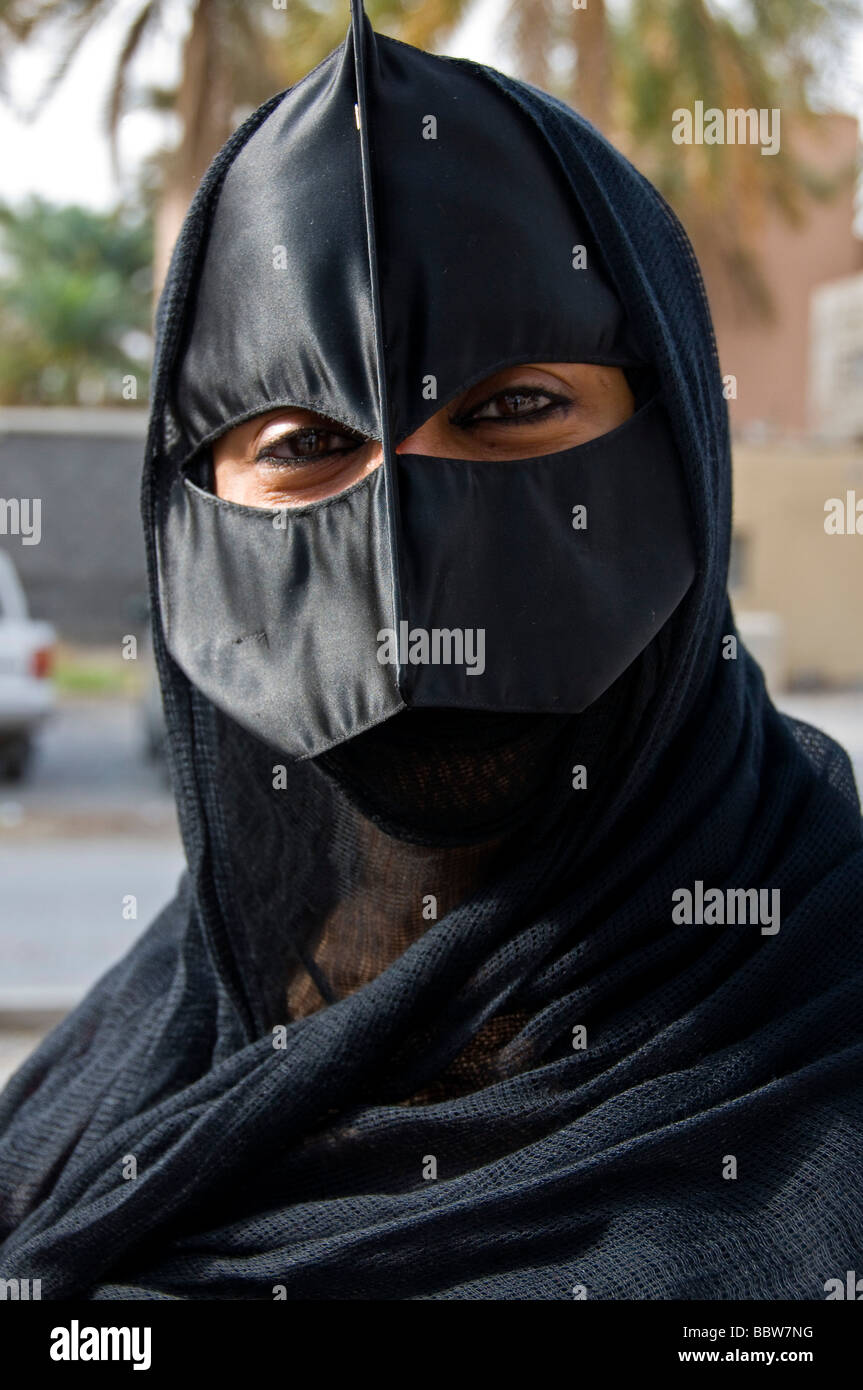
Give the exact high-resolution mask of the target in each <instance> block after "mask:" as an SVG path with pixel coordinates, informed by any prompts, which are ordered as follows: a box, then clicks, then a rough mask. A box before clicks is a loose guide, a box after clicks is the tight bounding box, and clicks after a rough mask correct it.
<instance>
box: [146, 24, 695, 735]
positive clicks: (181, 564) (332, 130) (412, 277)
mask: <svg viewBox="0 0 863 1390" xmlns="http://www.w3.org/2000/svg"><path fill="white" fill-rule="evenodd" d="M361 32H362V35H363V42H362V43H361V44H360V45H359V46H358V45H357V44H355V43H354V42H353V37H352V36H350V37H349V39H348V41H347V42H346V44H345V45H344V46H343V47H342V48H341V49H339V50H337V51H336V53H334V54H333V55H331V56H330V58H328V59H327V60H326V61H325V62H324V63H322V64H321V65H320V66H319V67H318V68H316V69H315V71H314V72H313V73H311V74H310V75H309V77H307V78H306V79H305V80H304V81H303V82H301V83H300V84H299V85H298V86H297V87H295V88H294V89H293V90H292V91H291V92H289V93H288V94H287V95H286V97H285V98H284V99H283V100H282V102H281V103H280V104H279V105H278V106H277V107H276V108H275V109H274V110H273V111H272V113H271V114H270V115H269V117H268V118H267V119H266V120H265V121H264V123H263V124H262V125H261V126H260V127H259V128H258V130H257V131H256V132H255V134H254V135H253V136H252V137H251V139H250V140H249V141H248V143H247V144H246V145H245V146H244V148H243V149H242V150H241V152H240V153H239V154H238V155H237V157H236V158H235V160H234V162H233V164H232V165H231V167H230V169H229V171H228V173H227V176H226V178H225V181H224V185H223V187H222V190H221V194H220V197H219V201H218V205H217V208H216V212H215V215H214V218H213V223H212V227H211V229H210V233H209V237H208V239H207V241H206V251H205V255H204V259H203V264H202V266H201V267H200V271H199V277H198V285H197V300H196V305H195V311H194V314H193V316H192V319H191V323H190V328H189V332H188V335H187V340H186V343H185V347H184V353H183V358H182V364H181V368H180V371H179V374H178V380H177V384H176V392H175V397H174V400H173V402H172V412H173V416H174V422H175V425H176V427H177V428H178V430H179V431H180V434H181V437H182V441H183V445H184V448H185V460H186V464H187V465H189V466H186V467H182V468H180V469H179V470H178V472H177V474H176V476H175V477H173V478H172V479H168V480H166V486H165V489H164V493H163V497H162V509H163V510H162V524H161V526H160V527H159V574H160V585H161V596H162V608H163V621H164V628H165V635H166V640H167V644H168V648H169V650H170V651H171V653H172V655H173V657H174V659H175V660H176V661H177V663H178V664H179V665H180V667H181V668H182V669H183V670H184V671H185V672H186V674H187V675H188V676H189V677H190V679H191V680H192V681H193V682H195V684H197V685H198V686H199V688H200V689H202V690H203V691H204V693H205V694H206V695H207V696H209V698H210V699H212V701H213V702H214V703H215V704H217V705H219V706H221V707H222V708H224V709H226V710H227V711H228V712H229V713H230V714H232V715H233V717H234V718H236V719H237V720H239V721H240V722H241V723H243V724H244V725H245V726H246V727H247V728H249V729H250V730H252V731H253V732H254V733H256V734H258V735H259V736H260V737H262V738H264V739H265V740H266V741H267V742H268V743H270V744H272V745H274V746H275V747H277V748H279V749H281V750H283V752H284V753H286V754H287V755H288V756H289V757H294V758H303V757H314V756H317V755H319V754H321V753H324V752H325V751H326V750H328V749H333V748H336V747H338V746H339V745H342V744H344V743H345V742H346V741H348V740H351V739H353V738H355V737H356V736H357V735H358V734H360V733H362V732H363V731H365V730H367V729H370V728H372V727H373V726H375V725H378V724H380V723H382V722H383V721H385V720H388V719H390V718H391V717H392V716H393V715H395V714H397V713H398V712H399V711H401V710H403V709H405V708H416V709H422V708H449V709H461V710H470V711H480V710H485V711H502V712H508V713H515V712H532V713H537V714H539V713H558V714H564V713H574V712H578V711H581V710H583V709H585V708H586V707H587V706H589V705H590V704H591V703H592V702H594V701H595V700H596V699H597V698H598V697H599V696H600V695H602V694H603V692H604V691H606V690H607V689H608V687H609V686H610V685H611V684H612V683H613V682H614V681H615V680H616V679H617V677H618V676H620V674H621V673H622V672H623V671H624V670H625V669H626V668H627V667H628V666H629V665H630V663H632V662H633V661H634V659H635V658H636V657H637V656H638V655H639V653H640V652H642V651H643V650H644V648H645V647H646V646H647V644H648V643H649V642H650V641H651V639H652V638H653V637H654V635H655V634H656V633H657V632H658V631H659V629H660V628H661V627H662V625H663V624H664V623H665V622H666V621H667V619H668V618H669V616H670V614H671V613H672V612H673V611H674V609H675V608H676V606H677V605H678V604H679V602H680V600H681V598H682V597H683V595H684V593H685V592H686V591H687V589H688V588H689V586H690V584H691V582H692V579H693V576H694V551H693V545H692V541H691V538H690V529H691V528H690V524H689V520H688V515H687V506H686V501H685V492H684V481H683V474H682V465H681V461H680V459H679V457H678V454H677V451H676V449H675V446H674V442H673V439H672V436H671V432H670V428H669V425H668V421H667V418H666V415H665V411H664V408H663V405H662V403H661V400H659V399H658V398H653V399H651V400H649V401H648V402H646V403H644V404H642V405H641V407H640V408H639V409H638V410H637V411H636V413H635V414H634V415H633V416H631V417H630V418H629V419H628V420H626V421H625V422H624V423H623V424H621V425H620V426H619V427H618V428H617V429H614V430H612V431H611V432H609V433H607V434H605V435H602V436H601V437H599V438H597V439H593V440H590V441H588V442H586V443H582V444H580V445H577V446H575V447H573V448H570V449H565V450H562V451H560V452H557V453H554V454H549V455H545V456H543V457H537V458H528V459H523V460H518V461H506V462H501V461H477V460H465V459H442V458H434V457H426V456H423V455H415V454H413V455H412V454H398V455H396V454H395V452H394V444H395V443H397V442H398V441H400V440H402V439H404V438H406V437H408V436H409V435H410V434H411V433H412V432H413V431H414V430H415V429H417V428H418V426H419V425H420V424H421V423H422V422H423V421H424V420H425V419H427V418H429V416H430V415H432V414H434V413H435V412H436V411H437V410H438V409H439V408H440V406H441V405H442V404H445V403H446V402H447V401H448V400H450V399H452V398H453V397H454V396H455V395H457V394H458V393H459V392H461V391H464V390H465V389H466V388H468V387H469V386H471V385H473V384H474V383H476V382H478V381H481V380H483V379H484V378H485V377H487V376H489V375H491V374H492V372H494V371H497V370H500V369H501V368H502V367H503V366H508V365H515V364H517V363H520V362H521V363H526V362H585V363H599V364H605V365H610V366H619V367H622V368H624V369H636V370H637V369H638V368H639V367H643V366H644V361H645V359H644V357H643V355H642V354H641V353H640V352H639V350H638V347H637V345H636V344H635V343H634V341H633V340H632V337H631V334H630V331H629V329H628V326H627V323H626V319H625V316H624V313H623V310H622V307H621V305H620V303H619V301H618V300H617V298H616V296H615V294H614V293H613V291H612V289H611V287H610V285H609V283H608V281H607V279H606V277H605V275H604V274H603V272H602V271H601V270H600V267H599V255H598V251H597V249H596V247H594V246H593V245H592V244H591V243H590V239H589V237H588V235H587V232H586V229H585V227H584V225H583V223H582V222H581V219H580V214H579V212H578V209H577V206H576V203H575V199H574V195H573V192H572V190H571V189H570V187H569V185H568V182H567V178H566V175H565V172H564V171H563V170H562V169H561V168H560V166H559V165H558V164H557V163H556V162H555V158H554V156H553V155H552V153H551V151H550V150H549V149H548V148H547V147H546V145H545V144H544V141H543V140H542V138H541V137H540V136H539V134H538V133H537V132H536V131H535V130H534V129H533V128H532V126H531V125H530V123H529V121H528V120H527V118H526V117H525V116H524V115H523V113H521V112H520V111H519V110H518V109H517V108H516V107H515V106H514V105H513V104H511V103H510V102H509V100H508V99H507V98H506V97H505V96H504V95H503V94H502V93H501V92H499V91H498V90H497V89H495V88H493V87H492V86H491V85H490V84H489V83H488V82H487V80H486V79H484V78H483V77H482V76H481V75H480V74H478V73H476V72H474V71H472V70H471V69H470V68H469V67H466V66H462V65H460V64H455V63H452V62H448V61H447V60H444V59H440V58H437V57H433V56H432V55H429V54H424V53H421V52H419V51H417V50H414V49H410V48H407V47H405V46H403V45H401V44H398V43H395V42H393V41H391V40H385V39H381V38H377V39H376V38H375V37H374V36H373V35H372V34H371V31H370V29H369V27H368V24H367V21H365V20H363V23H362V27H361ZM357 69H359V76H358V74H357ZM358 127H359V128H358ZM579 248H581V249H579ZM280 406H294V407H299V408H304V409H308V410H313V411H315V412H317V413H319V414H321V415H324V416H326V417H327V418H329V419H331V420H334V421H337V422H340V423H341V424H343V425H345V426H346V427H348V428H349V429H352V430H356V431H358V432H360V433H362V434H363V435H365V436H367V437H370V438H377V439H381V440H382V441H383V450H384V463H383V465H382V467H381V468H379V469H378V470H377V471H375V472H373V473H371V474H370V475H368V476H367V477H365V478H364V479H362V480H361V481H360V482H358V483H356V484H354V485H353V486H352V487H350V488H348V489H347V490H346V491H344V492H342V493H340V494H338V495H337V496H335V497H331V498H327V499H326V500H324V501H318V502H314V503H311V504H309V505H306V506H303V507H300V508H297V509H290V510H283V511H278V512H273V511H270V510H267V509H259V508H253V507H246V506H240V505H238V504H236V503H233V502H229V501H227V500H224V499H220V498H217V497H215V496H214V495H213V494H212V493H211V492H210V491H208V490H207V488H206V487H205V486H202V485H201V481H200V478H201V475H200V474H198V479H199V480H198V481H195V472H194V467H192V466H191V465H194V464H195V463H196V461H199V460H200V459H201V458H202V457H206V447H207V445H208V444H209V442H210V441H211V440H212V439H214V438H215V437H217V436H218V435H219V434H221V433H223V432H224V431H225V430H226V429H228V428H230V427H231V426H233V425H235V424H238V423H240V422H241V421H242V420H245V419H249V418H251V417H252V416H255V415H258V414H261V413H263V412H264V411H268V410H273V409H276V408H278V407H280Z"/></svg>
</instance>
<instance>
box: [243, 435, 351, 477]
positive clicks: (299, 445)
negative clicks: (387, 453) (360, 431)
mask: <svg viewBox="0 0 863 1390" xmlns="http://www.w3.org/2000/svg"><path fill="white" fill-rule="evenodd" d="M364 443H365V440H364V439H363V438H362V437H361V436H360V435H351V434H343V433H339V432H337V431H335V430H332V429H327V428H320V427H316V426H313V425H307V426H304V427H303V428H302V429H297V430H290V431H288V432H287V433H285V434H282V435H279V436H278V437H277V438H276V439H269V440H268V441H267V443H266V444H264V445H263V446H262V447H261V448H260V449H259V450H258V452H257V454H256V455H255V462H256V463H269V464H273V465H274V466H275V467H277V468H278V467H282V468H290V467H291V466H292V465H296V464H302V463H306V462H308V461H312V462H314V461H315V460H317V459H323V458H330V457H332V455H334V454H347V453H350V452H351V450H352V449H357V448H359V446H360V445H361V444H364Z"/></svg>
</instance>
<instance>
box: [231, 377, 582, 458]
mask: <svg viewBox="0 0 863 1390" xmlns="http://www.w3.org/2000/svg"><path fill="white" fill-rule="evenodd" d="M516 393H519V394H520V395H523V396H530V397H533V398H534V399H535V398H536V397H538V396H544V397H545V398H546V400H547V401H548V404H547V405H544V406H541V407H540V408H539V409H538V410H532V411H530V412H528V413H527V414H526V415H510V416H506V415H501V416H497V417H489V416H485V417H483V418H475V413H476V412H477V411H480V410H485V408H486V406H489V405H491V404H492V402H493V401H496V400H497V399H498V397H500V396H508V395H514V394H516ZM571 404H572V402H571V401H570V400H569V399H568V398H567V397H566V396H557V395H554V394H553V393H552V392H551V391H546V390H544V389H543V388H542V387H539V386H519V385H517V384H515V385H513V386H507V387H505V388H504V389H503V390H502V391H494V392H493V393H492V394H491V395H490V396H488V397H487V398H486V399H485V400H484V401H478V402H477V404H476V405H474V406H471V408H470V410H469V411H468V412H467V413H466V414H463V415H458V416H456V415H452V416H450V421H449V423H450V424H451V425H457V426H458V427H459V428H461V429H472V428H475V427H476V426H478V425H485V424H489V423H493V424H495V425H521V424H524V422H525V420H536V419H537V418H538V417H541V418H543V419H546V418H547V417H548V416H549V415H552V414H554V413H555V412H556V411H558V410H560V409H561V407H562V406H567V405H571ZM303 433H309V431H308V428H306V429H305V430H289V431H287V433H285V434H282V435H279V437H278V438H277V439H271V440H270V441H269V443H268V444H267V445H265V446H264V448H263V449H262V450H261V451H260V453H258V454H256V455H255V463H270V464H273V465H274V466H275V467H277V468H280V469H296V470H300V469H305V468H308V467H309V465H310V464H315V463H320V462H321V461H322V460H324V459H330V458H334V457H335V455H337V454H349V453H352V452H353V448H360V447H361V446H362V445H363V444H365V443H366V440H365V439H362V438H357V441H356V444H355V445H354V446H353V448H347V449H330V450H328V451H327V452H326V453H324V454H315V455H314V456H313V457H309V458H305V459H304V458H293V459H292V458H281V457H277V456H276V455H274V454H272V453H269V452H268V450H270V449H275V448H277V447H278V446H279V445H280V444H284V443H286V442H287V441H288V440H290V439H291V438H293V437H294V436H295V435H297V434H303ZM327 433H330V434H332V433H334V431H333V430H329V431H327ZM350 437H351V436H350V435H346V436H345V438H350Z"/></svg>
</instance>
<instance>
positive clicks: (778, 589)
mask: <svg viewBox="0 0 863 1390" xmlns="http://www.w3.org/2000/svg"><path fill="white" fill-rule="evenodd" d="M849 490H851V491H855V492H856V496H857V499H858V500H863V449H861V448H860V447H859V446H856V447H855V446H854V445H853V444H851V443H848V444H845V445H828V444H822V445H819V444H816V443H813V442H807V443H802V442H797V443H795V442H784V443H781V444H780V443H775V444H763V445H753V444H741V443H738V444H737V445H736V447H735V450H734V530H735V536H736V538H737V541H738V547H739V548H738V560H739V567H740V583H739V584H738V585H736V586H734V587H733V588H732V600H733V603H734V608H735V612H736V613H737V614H745V613H747V612H752V611H755V612H758V613H772V614H775V615H776V616H778V618H779V619H780V621H781V626H782V633H783V637H782V657H781V666H782V669H783V673H784V676H785V678H786V679H787V680H789V681H790V682H791V683H801V682H808V681H810V680H811V681H814V680H815V679H816V678H817V679H818V680H820V681H822V682H824V683H826V684H832V685H857V684H860V685H863V535H828V534H827V533H826V532H825V530H824V520H825V515H826V514H825V511H824V504H825V502H826V501H827V500H828V498H831V497H837V498H843V499H844V498H845V496H846V493H847V492H848V491H849Z"/></svg>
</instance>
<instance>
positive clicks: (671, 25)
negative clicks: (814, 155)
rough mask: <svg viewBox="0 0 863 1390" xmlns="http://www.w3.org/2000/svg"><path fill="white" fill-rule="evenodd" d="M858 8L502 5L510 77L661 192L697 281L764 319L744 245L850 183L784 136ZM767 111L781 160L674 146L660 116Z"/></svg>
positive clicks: (556, 0) (807, 109)
mask: <svg viewBox="0 0 863 1390" xmlns="http://www.w3.org/2000/svg"><path fill="white" fill-rule="evenodd" d="M860 15H861V6H860V3H859V0H830V2H829V3H827V0H769V3H768V0H748V2H747V0H741V3H738V4H735V5H730V4H727V5H723V4H721V3H719V0H630V3H629V5H627V6H626V7H625V8H623V9H620V8H615V10H614V17H613V18H612V17H611V15H610V13H609V9H608V7H607V6H606V5H605V3H604V0H583V2H582V0H510V5H509V8H508V11H507V16H506V21H505V24H506V31H507V32H508V34H509V36H510V39H511V42H512V44H513V50H514V59H515V64H516V66H517V68H518V71H519V74H520V75H521V76H523V77H525V78H526V79H527V80H528V81H531V82H533V83H535V85H537V86H540V87H544V88H546V89H547V90H549V91H553V92H555V93H556V94H557V95H559V96H561V97H563V99H564V100H566V101H569V102H570V103H571V104H572V105H574V106H575V107H576V108H577V109H578V110H579V111H581V112H582V114H583V115H585V116H587V118H588V119H589V120H590V121H592V122H593V123H594V124H595V125H596V126H598V127H599V129H600V130H602V131H603V133H604V134H606V135H607V136H608V137H609V138H610V139H611V141H612V143H614V144H615V145H617V147H618V148H619V149H622V150H623V152H624V153H625V154H627V155H628V156H629V158H630V159H632V161H633V163H635V164H636V165H637V166H638V167H639V168H640V169H642V170H643V172H644V173H645V174H646V175H647V176H648V178H650V179H651V181H652V182H653V183H655V184H656V185H657V187H658V188H659V189H660V190H661V191H662V193H663V194H664V195H665V197H666V198H667V199H668V201H669V202H670V203H671V204H672V206H673V207H674V208H675V210H676V211H677V213H678V215H679V216H680V217H681V219H682V221H683V222H684V224H685V225H686V227H687V230H688V231H689V233H690V236H691V237H692V240H693V242H694V244H695V247H696V251H697V252H698V255H699V259H700V260H701V261H702V264H703V266H704V269H705V272H706V274H707V277H708V280H711V279H713V280H715V281H721V282H722V284H723V286H724V287H725V288H726V290H728V291H729V292H730V293H731V294H732V295H733V297H734V302H735V304H736V306H737V308H738V310H739V311H740V310H746V311H748V312H754V313H755V314H756V315H761V316H764V315H767V314H769V312H770V301H769V297H768V294H767V291H766V288H765V284H764V280H763V278H762V276H761V274H760V270H759V261H758V257H757V254H756V252H755V250H754V247H755V246H756V245H757V242H758V232H759V229H760V227H761V226H762V224H763V221H764V218H765V216H766V214H767V212H768V210H769V209H770V208H771V207H772V208H776V209H778V210H779V211H780V213H781V214H782V215H783V216H784V217H785V218H786V219H788V220H790V221H792V222H800V221H802V220H803V218H804V217H805V213H806V207H807V203H808V201H809V199H810V198H827V197H830V196H831V195H832V194H833V193H834V192H836V191H837V190H838V188H839V187H841V186H842V183H843V182H844V181H845V180H848V179H851V178H853V176H854V170H853V168H851V167H849V168H847V169H844V170H840V171H839V172H838V173H837V174H834V175H833V176H832V177H826V176H825V175H824V174H823V173H822V172H821V171H820V170H819V169H818V168H816V167H813V166H812V165H811V164H810V163H807V162H806V161H804V160H803V159H801V158H800V157H799V156H798V154H797V153H796V150H795V143H796V142H795V140H794V133H795V130H796V131H797V132H799V130H800V128H801V127H802V126H803V125H806V126H808V127H809V128H810V129H813V130H816V131H817V123H814V122H813V119H812V117H813V112H812V105H811V98H812V88H813V84H814V82H815V79H816V78H817V74H818V71H819V70H822V71H831V70H832V71H837V70H838V67H839V65H840V63H841V47H842V44H843V42H845V41H846V40H847V35H848V32H849V30H850V28H851V26H852V25H853V24H854V23H855V22H857V21H859V19H860ZM696 101H702V102H703V103H704V109H705V110H706V109H708V108H710V107H718V108H719V109H720V110H723V111H724V110H727V109H728V108H729V107H733V108H739V107H742V108H750V107H754V108H755V109H756V110H760V109H766V110H768V111H770V110H772V109H774V108H779V109H780V110H781V121H782V137H783V138H782V143H781V147H780V150H779V153H778V154H776V155H773V156H769V157H766V158H765V157H764V156H762V155H761V152H760V148H759V147H758V146H753V145H722V146H718V145H707V144H700V145H698V144H692V145H677V144H674V143H673V141H672V140H671V125H672V113H673V112H674V111H675V110H677V109H680V108H685V109H688V110H693V109H694V103H695V102H696Z"/></svg>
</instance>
